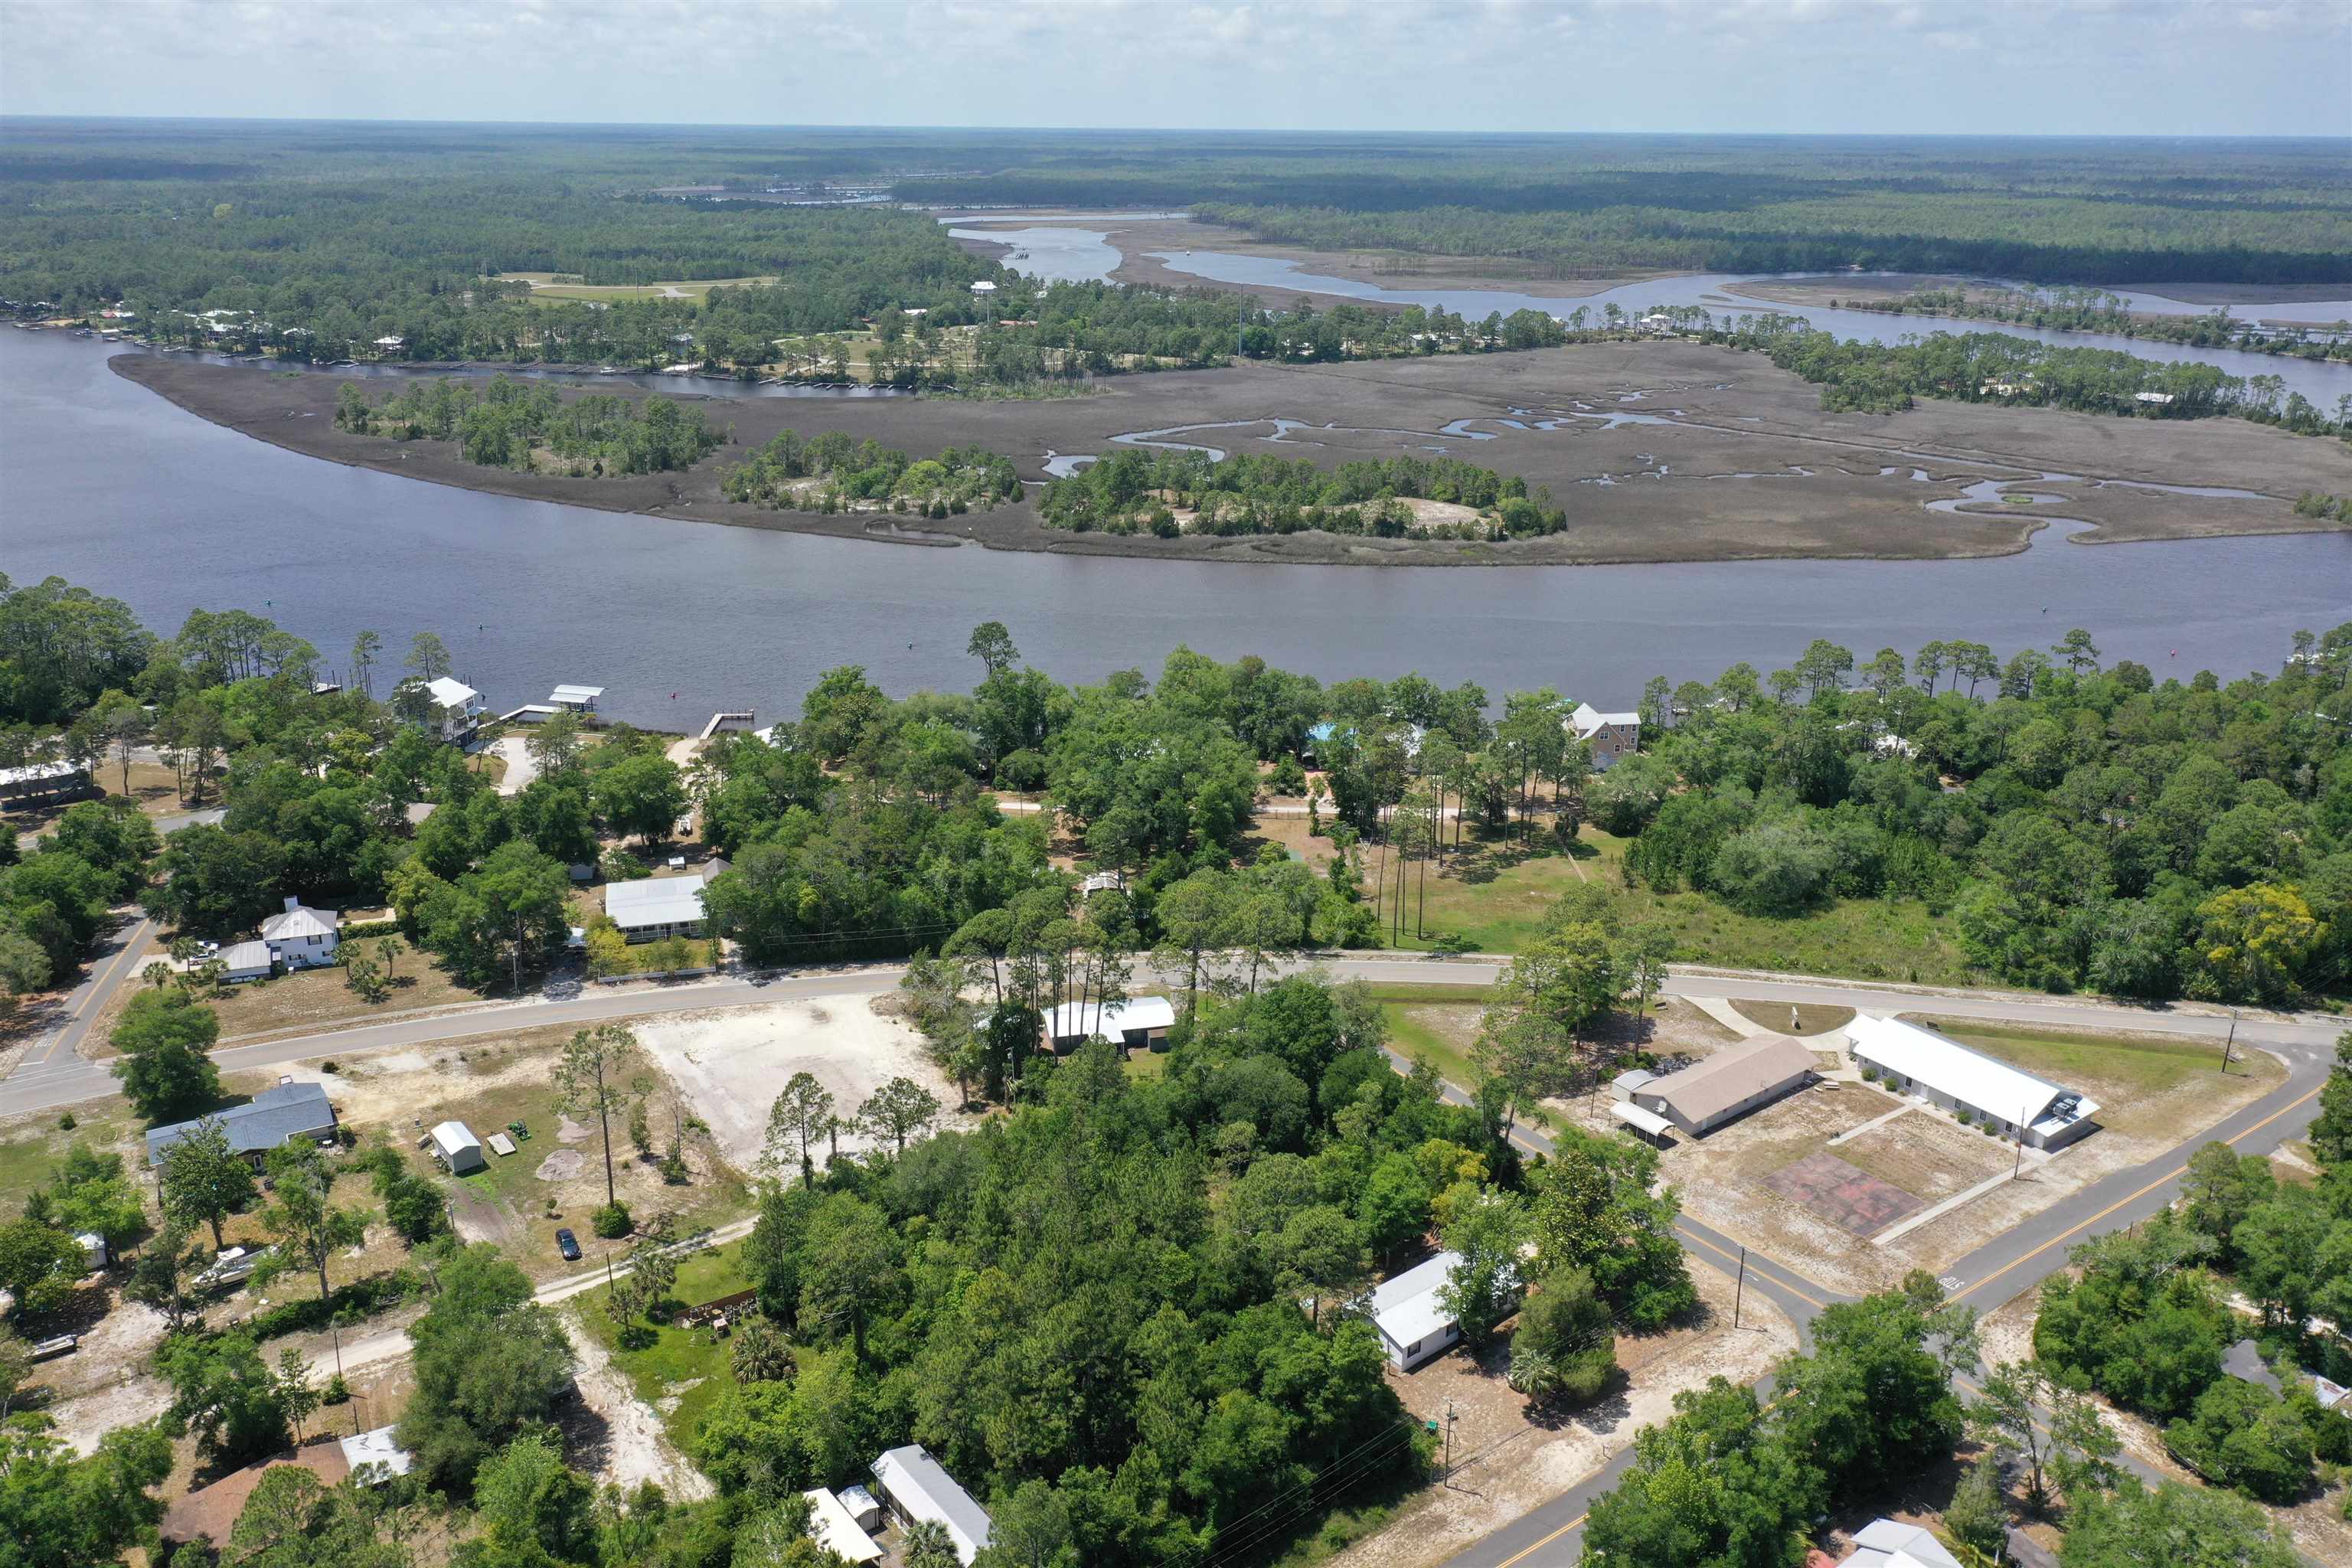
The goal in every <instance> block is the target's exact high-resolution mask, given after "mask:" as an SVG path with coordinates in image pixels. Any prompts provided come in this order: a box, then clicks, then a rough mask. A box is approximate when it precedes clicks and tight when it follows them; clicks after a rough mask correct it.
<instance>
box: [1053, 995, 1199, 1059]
mask: <svg viewBox="0 0 2352 1568" xmlns="http://www.w3.org/2000/svg"><path fill="white" fill-rule="evenodd" d="M1175 1026H1176V1008H1175V1005H1174V1004H1172V1003H1171V1002H1170V1001H1169V1000H1168V998H1167V997H1165V996H1137V997H1134V998H1132V999H1130V1000H1129V1001H1125V1002H1114V1003H1112V1004H1110V1005H1108V1006H1105V1005H1103V1004H1101V1003H1100V1002H1066V1003H1064V1004H1063V1005H1061V1006H1059V1007H1056V1008H1055V1009H1054V1010H1053V1011H1052V1012H1051V1013H1048V1014H1047V1015H1046V1016H1045V1037H1046V1038H1047V1039H1049V1040H1051V1041H1052V1042H1053V1044H1054V1049H1055V1051H1057V1052H1063V1053H1067V1052H1070V1051H1075V1050H1076V1049H1077V1048H1078V1047H1080V1046H1083V1045H1085V1044H1086V1043H1087V1041H1088V1040H1090V1039H1092V1038H1093V1037H1095V1036H1097V1035H1100V1036H1101V1037H1103V1038H1104V1039H1106V1040H1108V1041H1109V1042H1110V1043H1111V1044H1112V1045H1115V1046H1125V1047H1127V1048H1128V1049H1129V1050H1134V1051H1142V1050H1155V1049H1157V1048H1159V1047H1160V1046H1163V1045H1165V1044H1166V1043H1167V1041H1168V1031H1169V1030H1170V1029H1172V1028H1174V1027H1175Z"/></svg>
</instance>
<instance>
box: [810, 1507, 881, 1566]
mask: <svg viewBox="0 0 2352 1568" xmlns="http://www.w3.org/2000/svg"><path fill="white" fill-rule="evenodd" d="M801 1496H803V1497H804V1498H806V1499H807V1500H808V1505H809V1534H810V1535H811V1536H812V1537H813V1538H814V1540H815V1542H816V1543H817V1544H818V1545H819V1546H821V1547H823V1548H824V1550H825V1551H827V1552H832V1553H833V1554H834V1555H835V1557H838V1558H840V1559H841V1560H842V1561H843V1562H844V1563H850V1564H852V1568H856V1564H859V1563H871V1562H873V1561H874V1560H875V1559H877V1558H878V1557H880V1556H881V1555H882V1549H881V1548H880V1547H878V1546H877V1545H875V1544H874V1538H873V1537H872V1536H870V1535H868V1534H866V1531H865V1529H864V1528H863V1527H862V1526H861V1525H859V1524H858V1522H857V1517H856V1515H855V1514H853V1513H851V1512H850V1511H849V1510H848V1509H847V1508H845V1507H844V1506H843V1505H842V1501H841V1500H840V1499H839V1498H837V1497H835V1496H834V1495H833V1494H832V1493H831V1492H829V1491H827V1490H825V1489H824V1488H823V1487H812V1488H810V1489H808V1490H807V1491H804V1492H803V1493H801Z"/></svg>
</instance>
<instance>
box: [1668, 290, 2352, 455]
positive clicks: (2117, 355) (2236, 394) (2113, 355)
mask: <svg viewBox="0 0 2352 1568" xmlns="http://www.w3.org/2000/svg"><path fill="white" fill-rule="evenodd" d="M1703 335H1704V336H1705V337H1706V340H1707V341H1709V342H1725V343H1730V344H1732V345H1733V346H1735V347H1738V348H1743V349H1755V350H1760V351H1761V352H1762V353H1765V354H1767V355H1769V357H1770V359H1771V361H1772V363H1774V364H1777V365H1779V366H1780V368H1781V369H1783V370H1788V371H1794V372H1795V373H1796V374H1799V375H1801V376H1802V377H1804V378H1805V379H1806V380H1807V381H1810V382H1813V383H1815V384H1819V385H1820V387H1821V388H1822V407H1823V408H1826V409H1831V410H1832V411H1845V410H1859V411H1861V412H1864V413H1869V414H1892V413H1896V412H1898V411H1900V410H1902V409H1906V408H1908V407H1910V406H1911V405H1912V400H1913V399H1914V398H1918V397H1935V398H1948V399H1953V400H1957V401H1958V402H1963V403H2026V404H2035V405H2048V406H2050V407H2053V408H2073V409H2080V410H2084V411H2087V412H2090V413H2096V414H2123V415H2131V416H2137V417H2141V418H2151V419H2202V418H2210V417H2211V416H2216V415H2225V414H2226V415H2235V416H2238V417H2239V418H2242V419H2251V420H2253V421H2255V422H2256V423H2258V424H2264V425H2277V426H2282V427H2284V428H2285V429H2288V430H2292V431H2294V432H2295V433H2296V434H2297V435H2302V436H2326V435H2346V436H2347V437H2352V396H2347V397H2344V398H2339V399H2338V400H2337V407H2336V411H2335V415H2334V417H2332V418H2331V417H2330V416H2329V415H2328V414H2327V413H2326V412H2325V411H2323V410H2322V409H2320V408H2319V407H2318V406H2317V405H2315V404H2313V403H2312V402H2311V401H2310V400H2309V399H2308V398H2306V397H2305V396H2304V395H2303V394H2301V393H2300V392H2288V391H2287V390H2286V386H2285V384H2284V382H2283V381H2282V380H2281V379H2280V378H2279V377H2278V376H2275V375H2257V376H2251V377H2248V376H2235V375H2231V374H2226V373H2225V372H2223V371H2221V370H2220V369H2218V368H2216V367H2215V366H2213V365H2210V364H2199V363H2176V362H2170V361H2157V360H2146V359H2141V358H2139V357H2138V356H2137V355H2135V354H2127V353H2123V352H2121V351H2120V350H2117V349H2091V348H2062V347H2060V346H2058V345H2056V344H2053V343H2044V342H2036V341H2035V340H2033V339H2032V338H2018V337H2011V336H2010V335H2009V334H2008V333H2006V332H1962V333H1958V334H1955V333H1951V332H1934V333H1930V334H1929V335H1928V336H1927V337H1925V338H1918V339H1913V340H1909V341H1906V342H1900V343H1869V342H1862V341H1860V340H1859V339H1855V340H1849V341H1845V342H1841V341H1840V340H1839V339H1838V337H1837V334H1835V333H1834V332H1825V331H1820V330H1819V329H1817V328H1814V327H1812V326H1810V325H1808V324H1807V323H1806V322H1805V321H1803V319H1802V318H1801V317H1796V316H1783V315H1780V314H1777V313H1770V312H1768V313H1767V314H1765V315H1762V316H1759V317H1752V318H1751V317H1741V318H1739V319H1738V321H1736V322H1728V323H1726V324H1724V325H1722V326H1720V327H1710V328H1708V329H1707V330H1706V331H1705V332H1704V334H1703Z"/></svg>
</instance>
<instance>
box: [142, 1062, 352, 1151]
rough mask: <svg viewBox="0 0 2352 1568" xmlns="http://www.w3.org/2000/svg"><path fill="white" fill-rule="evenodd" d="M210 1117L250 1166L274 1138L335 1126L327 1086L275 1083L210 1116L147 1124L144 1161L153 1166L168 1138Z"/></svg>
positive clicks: (313, 1136)
mask: <svg viewBox="0 0 2352 1568" xmlns="http://www.w3.org/2000/svg"><path fill="white" fill-rule="evenodd" d="M202 1121H215V1122H217V1123H219V1124H220V1129H221V1131H223V1132H225V1133H226V1134H227V1135H228V1146H229V1147H230V1148H231V1149H234V1150H236V1152H238V1153H240V1154H242V1155H244V1156H245V1157H246V1159H247V1161H249V1162H250V1163H252V1165H253V1167H254V1168H255V1169H256V1170H258V1169H260V1168H261V1162H262V1159H263V1157H264V1156H265V1155H267V1154H268V1152H269V1151H271V1150H272V1149H275V1148H277V1147H278V1145H279V1144H280V1143H285V1142H291V1141H293V1140H296V1139H310V1140H312V1141H314V1142H315V1141H316V1140H318V1139H320V1138H328V1137H331V1136H333V1134H334V1131H335V1108H334V1107H333V1106H332V1105H331V1104H329V1103H328V1101H327V1089H326V1086H325V1085H324V1084H318V1083H281V1084H279V1085H278V1086H277V1087H276V1088H274V1089H263V1090H262V1091H261V1092H260V1093H259V1094H257V1095H255V1096H254V1097H253V1098H252V1099H251V1100H247V1101H246V1102H245V1103H244V1104H243V1105H233V1106H230V1107H229V1108H228V1109H227V1110H223V1111H218V1112H215V1114H214V1115H212V1116H210V1117H198V1118H197V1119H196V1120H195V1121H175V1122H173V1124H172V1125H171V1126H169V1127H155V1128H150V1129H149V1130H148V1132H147V1163H149V1164H150V1165H159V1164H162V1163H163V1156H164V1154H165V1153H166V1152H169V1151H170V1150H171V1148H172V1146H173V1144H174V1143H177V1142H180V1141H181V1140H182V1139H184V1138H185V1137H187V1136H188V1135H189V1134H190V1133H192V1132H194V1131H195V1130H196V1127H197V1125H198V1123H199V1122H202Z"/></svg>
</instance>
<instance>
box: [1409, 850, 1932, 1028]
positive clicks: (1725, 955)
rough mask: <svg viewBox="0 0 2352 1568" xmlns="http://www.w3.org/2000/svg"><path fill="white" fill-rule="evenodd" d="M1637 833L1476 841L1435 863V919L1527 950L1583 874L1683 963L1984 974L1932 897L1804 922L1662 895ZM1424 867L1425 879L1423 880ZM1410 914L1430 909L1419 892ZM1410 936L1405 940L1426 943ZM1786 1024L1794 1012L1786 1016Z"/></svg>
mask: <svg viewBox="0 0 2352 1568" xmlns="http://www.w3.org/2000/svg"><path fill="white" fill-rule="evenodd" d="M1626 843H1627V840H1625V839H1622V838H1616V837H1611V836H1610V835H1608V834H1605V833H1602V832H1601V831H1600V830H1599V829H1598V828H1596V827H1594V826H1591V824H1589V823H1588V824H1586V825H1585V826H1584V828H1583V830H1582V831H1581V832H1580V834H1579V836H1578V838H1577V852H1576V858H1574V859H1573V860H1571V859H1570V856H1569V855H1568V854H1566V853H1563V852H1562V851H1561V850H1559V849H1558V848H1556V847H1552V845H1551V844H1550V843H1549V841H1543V842H1540V843H1538V844H1536V845H1532V846H1529V847H1526V848H1522V847H1520V846H1518V845H1517V844H1513V843H1510V842H1507V840H1504V839H1502V838H1499V837H1498V838H1497V839H1496V841H1494V842H1492V843H1487V844H1477V843H1475V841H1473V842H1472V843H1469V844H1465V851H1466V853H1465V855H1464V856H1463V858H1460V859H1452V858H1449V860H1448V862H1447V864H1446V867H1445V870H1444V874H1443V875H1442V876H1441V875H1440V874H1439V873H1438V872H1437V870H1436V868H1434V867H1433V868H1431V874H1430V878H1429V884H1428V902H1427V910H1426V913H1425V914H1424V915H1423V925H1424V928H1425V929H1426V930H1427V931H1429V932H1430V936H1431V938H1434V937H1436V936H1438V935H1441V934H1458V935H1463V936H1466V937H1468V938H1469V939H1470V940H1471V942H1474V943H1475V945H1476V946H1477V948H1478V949H1479V951H1481V952H1517V951H1518V949H1519V948H1520V947H1522V946H1524V945H1526V943H1527V942H1528V941H1529V940H1530V939H1532V938H1534V937H1536V936H1538V935H1539V934H1540V933H1541V932H1542V930H1543V920H1544V912H1545V911H1546V910H1548V909H1549V908H1550V907H1551V904H1552V902H1553V901H1554V900H1556V899H1558V898H1559V895H1560V893H1561V891H1562V890H1563V889H1566V888H1567V887H1568V886H1569V885H1570V884H1571V883H1572V882H1574V881H1576V880H1577V879H1578V872H1579V871H1581V872H1582V873H1583V879H1585V880H1587V881H1590V882H1592V883H1594V884H1596V885H1598V886H1601V887H1604V888H1606V889H1609V890H1610V892H1611V894H1612V896H1613V897H1614V898H1616V899H1617V900H1618V904H1619V908H1620V909H1621V910H1622V912H1623V914H1624V917H1625V919H1626V920H1628V921H1646V922H1649V923H1652V924H1655V925H1658V926H1660V927H1663V928H1664V930H1665V931H1668V932H1670V933H1671V934H1672V935H1673V937H1674V939H1675V954H1674V955H1675V959H1676V960H1677V961H1679V962H1683V963H1712V964H1720V965H1722V966H1723V967H1725V968H1728V969H1771V970H1785V971H1789V972H1791V973H1806V974H1837V975H1850V976H1853V977H1854V978H1856V979H1864V980H1899V981H1907V982H1911V983H1915V984H1967V983H1969V982H1971V981H1973V980H1976V979H1978V978H1979V976H1978V975H1977V974H1976V973H1975V972H1974V971H1973V969H1972V968H1971V967H1970V965H1969V962H1968V960H1967V958H1966V957H1965V956H1964V955H1963V954H1962V953H1961V952H1960V950H1959V946H1958V943H1957V942H1954V941H1953V940H1952V936H1951V932H1950V928H1949V925H1948V922H1947V921H1945V920H1944V919H1943V918H1942V917H1939V916H1936V915H1932V914H1930V913H1929V912H1928V911H1927V907H1926V906H1925V905H1923V904H1917V903H1911V902H1904V901H1889V900H1879V899H1848V900H1839V901H1837V902H1834V903H1832V904H1830V905H1828V906H1826V907H1824V908H1822V909H1821V910H1815V911H1814V912H1813V913H1811V914H1809V915H1805V916H1802V917H1800V918H1798V919H1794V920H1767V919H1764V918H1761V917H1759V916H1756V915H1744V914H1741V913H1740V912H1739V911H1738V910H1734V909H1731V908H1729V907H1728V906H1727V905H1724V904H1721V903H1718V902H1717V901H1716V900H1713V899H1710V898H1708V897H1707V896H1706V895H1705V894H1703V893H1658V892H1653V891H1652V890H1651V889H1648V888H1645V887H1635V888H1628V887H1626V886H1625V884H1624V879H1623V878H1622V876H1621V875H1620V873H1619V869H1618V868H1619V866H1620V864H1621V863H1622V860H1623V859H1624V854H1625V847H1626ZM1418 874H1419V873H1418V870H1417V869H1416V872H1415V877H1416V879H1418ZM1408 897H1409V899H1410V900H1412V901H1410V902H1408V903H1407V905H1406V910H1407V913H1408V917H1410V915H1411V914H1412V911H1413V910H1416V909H1418V908H1419V907H1420V889H1419V888H1418V887H1415V888H1413V889H1410V890H1409V894H1408ZM1411 924H1412V921H1411V920H1410V918H1408V921H1407V925H1408V934H1407V937H1406V940H1405V941H1404V942H1402V943H1401V944H1400V945H1401V946H1403V947H1406V948H1426V947H1428V946H1430V945H1431V942H1430V941H1429V940H1423V939H1416V938H1414V937H1412V935H1411V934H1410V927H1411ZM1783 1022H1784V1023H1785V1018H1784V1020H1783Z"/></svg>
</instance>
